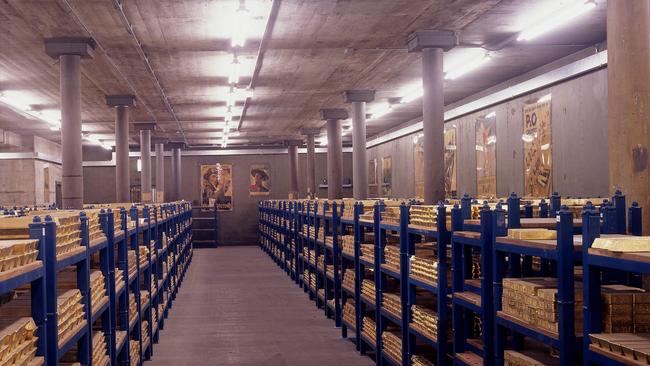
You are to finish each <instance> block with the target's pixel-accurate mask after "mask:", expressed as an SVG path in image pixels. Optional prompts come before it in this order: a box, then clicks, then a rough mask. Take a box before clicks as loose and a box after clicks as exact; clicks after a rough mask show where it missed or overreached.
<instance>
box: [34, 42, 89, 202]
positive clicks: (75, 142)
mask: <svg viewBox="0 0 650 366" xmlns="http://www.w3.org/2000/svg"><path fill="white" fill-rule="evenodd" d="M45 53H47V55H48V56H50V57H52V58H54V59H56V60H59V65H60V73H61V75H60V84H59V85H60V88H61V90H60V92H61V148H62V154H61V158H62V159H61V160H62V169H61V170H62V182H61V183H62V187H61V191H62V192H61V193H62V196H63V197H62V198H63V207H64V208H70V209H82V208H83V200H84V192H83V166H82V161H83V159H82V150H81V68H80V66H81V59H82V58H92V57H93V53H94V42H93V41H92V40H91V39H89V38H73V37H59V38H48V39H46V40H45Z"/></svg>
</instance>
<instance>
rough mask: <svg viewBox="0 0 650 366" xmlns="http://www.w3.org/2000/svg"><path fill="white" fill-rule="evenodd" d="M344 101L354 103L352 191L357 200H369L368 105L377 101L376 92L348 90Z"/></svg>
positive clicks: (344, 95)
mask: <svg viewBox="0 0 650 366" xmlns="http://www.w3.org/2000/svg"><path fill="white" fill-rule="evenodd" d="M343 99H344V100H345V102H346V103H352V191H353V195H354V199H355V200H365V199H367V198H368V158H367V153H366V103H368V102H372V101H373V100H374V99H375V91H374V90H348V91H346V92H345V93H344V94H343Z"/></svg>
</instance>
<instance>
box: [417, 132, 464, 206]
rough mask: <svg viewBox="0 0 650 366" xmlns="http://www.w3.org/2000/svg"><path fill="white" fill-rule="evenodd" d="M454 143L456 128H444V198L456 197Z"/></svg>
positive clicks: (455, 147)
mask: <svg viewBox="0 0 650 366" xmlns="http://www.w3.org/2000/svg"><path fill="white" fill-rule="evenodd" d="M456 141H457V140H456V126H450V127H448V128H445V197H456V196H458V182H457V179H456V178H457V176H458V175H457V171H456V170H457V168H458V167H457V164H456V150H457V145H456ZM423 166H424V164H423ZM416 188H417V185H416ZM423 191H424V189H423ZM416 193H417V192H416ZM423 194H424V192H423Z"/></svg>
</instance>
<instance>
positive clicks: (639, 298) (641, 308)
mask: <svg viewBox="0 0 650 366" xmlns="http://www.w3.org/2000/svg"><path fill="white" fill-rule="evenodd" d="M632 301H633V303H634V311H633V312H632V313H633V314H634V333H650V294H649V293H638V294H637V293H635V294H634V298H633V300H632Z"/></svg>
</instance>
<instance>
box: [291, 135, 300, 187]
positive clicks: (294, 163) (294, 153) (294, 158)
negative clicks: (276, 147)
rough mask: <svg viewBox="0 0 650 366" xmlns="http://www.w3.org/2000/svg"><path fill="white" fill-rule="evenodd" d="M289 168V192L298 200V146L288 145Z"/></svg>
mask: <svg viewBox="0 0 650 366" xmlns="http://www.w3.org/2000/svg"><path fill="white" fill-rule="evenodd" d="M288 152H289V166H290V168H291V186H290V189H289V192H290V193H292V194H293V198H298V193H299V192H300V189H299V188H298V146H297V145H289V148H288Z"/></svg>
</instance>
